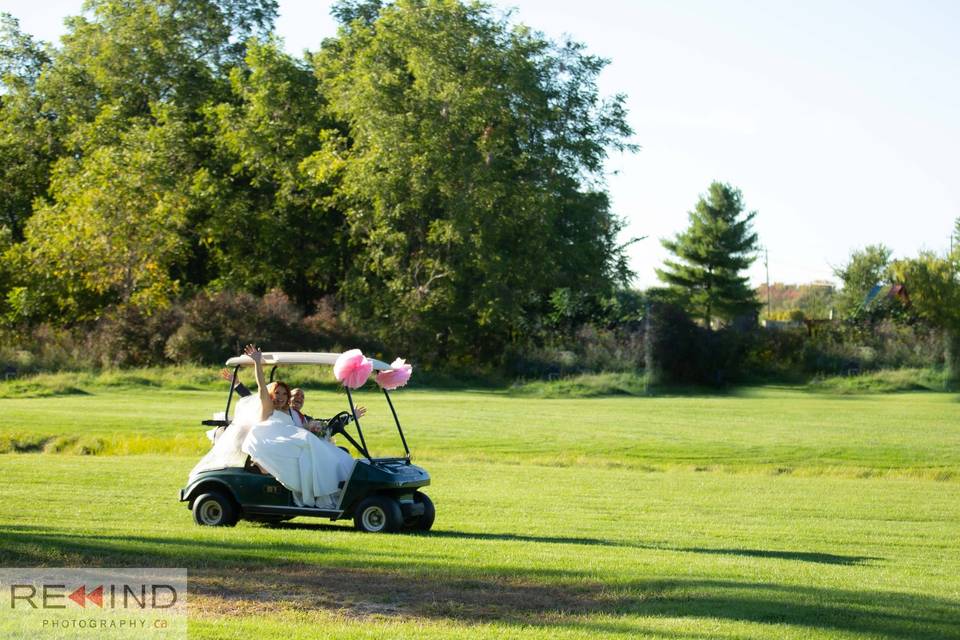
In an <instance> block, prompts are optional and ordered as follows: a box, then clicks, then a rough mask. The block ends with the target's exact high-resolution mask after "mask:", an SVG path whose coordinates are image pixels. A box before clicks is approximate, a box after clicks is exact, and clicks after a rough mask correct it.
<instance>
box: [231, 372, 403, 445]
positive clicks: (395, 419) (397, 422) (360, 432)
mask: <svg viewBox="0 0 960 640" xmlns="http://www.w3.org/2000/svg"><path fill="white" fill-rule="evenodd" d="M228 364H229V361H228ZM284 364H288V365H290V366H293V365H300V366H302V365H303V364H308V363H293V362H291V363H284ZM241 366H242V365H240V364H237V365H234V367H233V377H232V379H231V380H230V391H229V393H228V394H227V407H226V409H225V410H224V412H223V415H224V418H225V424H226V425H229V424H230V423H231V422H232V421H231V419H230V405H231V403H232V402H233V391H234V389H235V388H236V386H237V376H238V373H239V372H240V367H241ZM278 366H280V365H279V364H275V365H273V367H272V368H271V369H270V382H273V376H274V374H275V373H276V371H277V367H278ZM344 389H346V391H347V401H348V402H349V403H350V415H351V416H353V422H354V423H355V424H356V425H357V434H358V435H359V436H360V442H359V443H358V442H357V441H356V440H354V439H353V438H352V437H351V436H350V434H349V433H347V432H346V430H344V431H342V432H341V433H343V436H344V437H345V438H346V439H347V441H349V442H350V444H352V445H353V446H354V448H355V449H356V450H357V451H359V452H360V453H361V454H363V456H364V457H365V458H366V459H367V460H370V461H372V460H373V457H372V456H371V455H370V450H369V449H367V441H366V440H365V439H364V437H363V428H362V427H361V426H360V418H359V417H358V416H357V409H356V406H355V405H354V402H353V393H351V391H350V387H347V386H344ZM380 390H381V391H383V395H384V397H385V398H386V399H387V405H388V406H389V407H390V414H391V415H393V423H394V424H395V425H396V426H397V433H399V434H400V442H402V443H403V451H404V454H405V455H404V457H403V458H389V459H387V458H385V459H384V460H407V461H408V462H409V461H410V447H409V446H407V439H406V437H405V436H404V435H403V427H401V426H400V418H399V417H398V416H397V410H396V408H394V406H393V400H392V399H391V398H390V393H389V392H388V391H387V390H386V389H384V388H383V387H380Z"/></svg>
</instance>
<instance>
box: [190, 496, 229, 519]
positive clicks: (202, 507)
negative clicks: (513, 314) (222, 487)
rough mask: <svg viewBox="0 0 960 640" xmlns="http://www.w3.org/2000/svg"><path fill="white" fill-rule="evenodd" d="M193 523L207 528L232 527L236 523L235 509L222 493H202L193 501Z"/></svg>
mask: <svg viewBox="0 0 960 640" xmlns="http://www.w3.org/2000/svg"><path fill="white" fill-rule="evenodd" d="M193 521H194V522H196V523H197V524H199V525H203V526H207V527H232V526H233V525H235V524H236V523H237V509H236V507H234V506H233V502H232V501H231V500H230V498H228V497H227V496H225V495H223V494H222V493H215V492H211V493H204V494H201V495H199V496H197V499H196V500H194V501H193Z"/></svg>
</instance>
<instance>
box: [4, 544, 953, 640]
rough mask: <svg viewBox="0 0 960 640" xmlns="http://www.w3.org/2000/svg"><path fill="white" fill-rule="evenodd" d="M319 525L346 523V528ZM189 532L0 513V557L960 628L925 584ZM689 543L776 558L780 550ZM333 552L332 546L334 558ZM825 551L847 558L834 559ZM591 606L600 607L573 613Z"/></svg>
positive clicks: (358, 593) (233, 587) (259, 588)
mask: <svg viewBox="0 0 960 640" xmlns="http://www.w3.org/2000/svg"><path fill="white" fill-rule="evenodd" d="M325 527H326V528H336V529H343V530H344V531H345V533H346V532H349V530H348V529H346V528H345V527H335V526H331V525H326V526H325ZM197 533H198V535H196V536H195V537H192V538H191V537H166V536H162V535H151V536H146V535H139V534H135V533H126V532H125V533H110V534H78V533H69V532H63V531H59V530H56V529H54V528H50V527H41V526H10V525H4V526H0V564H2V565H6V566H11V565H13V566H37V565H46V566H51V565H57V564H63V565H68V566H81V565H82V566H141V567H142V566H148V567H150V566H152V567H164V566H168V567H186V568H187V569H189V571H190V585H191V598H195V600H194V602H196V603H197V606H198V607H200V610H202V611H204V612H206V613H208V614H210V615H213V616H222V615H240V616H262V615H269V614H271V613H273V612H279V611H284V610H287V611H288V610H290V609H291V608H295V609H298V610H301V611H311V610H318V611H320V610H323V611H340V612H343V611H344V610H348V611H350V612H352V613H353V614H355V615H358V616H366V615H380V616H383V615H387V616H389V615H401V616H406V617H409V616H416V617H423V618H429V619H437V620H453V621H458V622H466V623H471V622H494V621H496V622H499V623H506V624H518V625H529V624H533V625H537V626H542V627H554V626H555V627H562V628H581V627H582V628H583V629H584V630H587V631H590V632H593V633H596V632H603V631H633V632H635V631H636V627H634V626H632V625H631V620H630V619H629V618H623V616H638V617H644V618H646V620H645V621H644V624H649V623H650V620H651V618H652V619H656V618H671V619H678V618H679V619H686V618H689V619H691V623H692V624H693V625H696V624H697V622H696V621H695V620H694V619H701V618H708V619H715V620H721V621H723V620H725V621H730V622H747V623H756V624H764V625H768V624H769V625H772V624H778V625H791V626H795V627H801V628H805V629H808V630H810V631H813V630H821V631H823V632H825V633H836V632H845V633H858V634H864V635H869V636H871V637H886V638H902V639H907V638H920V639H925V638H960V628H958V626H957V624H956V621H957V620H958V619H960V602H958V601H956V600H951V599H948V598H941V597H934V596H924V595H917V594H910V593H900V592H893V591H868V590H852V589H834V588H829V587H821V586H799V585H786V584H778V583H775V582H758V581H738V580H709V579H697V578H689V577H664V578H659V579H652V578H651V579H641V580H635V581H633V582H627V583H622V582H614V583H605V582H602V581H600V580H598V579H597V577H596V575H595V574H592V573H585V572H582V571H577V570H574V569H549V568H543V569H531V568H523V567H517V566H503V565H499V564H491V565H487V566H480V567H476V566H474V567H465V566H460V565H458V564H455V563H451V562H450V560H449V558H447V557H445V556H430V555H428V554H421V553H417V554H415V555H414V556H410V555H409V554H408V555H403V554H399V553H397V552H396V551H373V550H368V549H362V548H357V549H351V548H349V547H344V545H336V546H333V545H330V544H328V545H326V546H325V545H323V544H318V543H316V542H314V541H295V542H278V541H276V540H264V539H258V540H251V539H250V537H249V536H250V533H251V532H250V530H247V531H237V534H238V539H236V540H229V539H228V540H224V539H223V533H224V531H223V530H214V531H212V532H211V531H208V530H202V531H201V530H197ZM226 533H228V534H229V533H230V532H229V531H228V532H226ZM243 534H246V535H245V536H244V535H243ZM438 534H439V535H438ZM355 535H361V534H355ZM428 535H430V534H428ZM432 535H433V536H436V537H441V538H449V539H450V540H456V539H460V540H467V541H469V540H474V539H493V540H504V539H506V540H511V539H523V540H527V541H530V542H548V543H553V542H558V541H561V540H567V542H568V543H569V541H570V540H575V541H579V542H573V544H588V545H589V544H594V543H595V541H592V539H589V538H586V539H584V538H580V539H578V538H573V539H563V538H560V537H556V538H555V537H536V536H531V537H529V538H524V537H518V536H511V537H504V536H500V535H497V536H496V537H491V538H486V537H479V536H476V535H467V536H464V535H462V534H457V533H456V532H437V533H436V534H432ZM599 542H600V543H602V541H599ZM691 551H692V552H694V553H701V552H703V553H715V552H722V553H732V554H735V555H760V556H761V557H776V558H780V557H782V556H783V554H784V553H787V552H767V551H758V550H749V549H746V550H744V549H725V550H716V549H701V550H697V549H691ZM331 554H335V555H336V554H339V555H338V556H337V557H334V558H331V557H330V556H331ZM796 555H797V554H795V553H792V552H789V553H787V555H786V557H787V558H789V559H798V558H796V557H795V556H796ZM800 555H801V558H800V559H803V560H804V561H814V562H822V561H824V559H823V558H821V557H820V556H824V555H826V556H828V557H827V558H826V561H828V562H830V563H832V564H845V563H846V556H830V555H829V554H800ZM806 556H812V557H813V559H812V560H811V559H810V558H807V557H806ZM835 558H841V559H843V561H841V562H834V559H835ZM191 606H193V605H191ZM592 615H596V616H599V617H598V618H597V619H590V618H585V617H582V616H592ZM571 616H581V617H571Z"/></svg>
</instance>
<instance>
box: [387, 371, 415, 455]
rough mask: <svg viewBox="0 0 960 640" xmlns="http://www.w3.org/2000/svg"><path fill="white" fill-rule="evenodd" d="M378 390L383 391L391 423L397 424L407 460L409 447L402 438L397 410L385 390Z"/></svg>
mask: <svg viewBox="0 0 960 640" xmlns="http://www.w3.org/2000/svg"><path fill="white" fill-rule="evenodd" d="M380 390H381V391H383V395H385V396H386V397H387V404H388V405H390V413H392V414H393V421H394V422H396V423H397V431H398V432H400V441H401V442H403V450H404V451H406V452H407V460H409V459H410V447H408V446H407V439H406V438H404V437H403V428H401V427H400V418H398V417H397V410H396V409H394V408H393V400H391V399H390V394H389V393H387V390H386V389H384V388H383V387H380Z"/></svg>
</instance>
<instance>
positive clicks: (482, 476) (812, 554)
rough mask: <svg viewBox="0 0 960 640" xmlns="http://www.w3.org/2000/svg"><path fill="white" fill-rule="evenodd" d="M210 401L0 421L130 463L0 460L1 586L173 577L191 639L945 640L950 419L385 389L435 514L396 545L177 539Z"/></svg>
mask: <svg viewBox="0 0 960 640" xmlns="http://www.w3.org/2000/svg"><path fill="white" fill-rule="evenodd" d="M222 400H223V398H222V394H218V393H213V392H209V391H172V392H171V391H164V390H161V389H143V388H136V387H134V388H131V389H128V390H122V389H112V390H96V389H94V390H93V393H92V394H91V395H69V396H60V397H54V398H40V399H26V398H25V399H19V398H10V399H4V400H0V415H3V416H4V421H3V422H2V423H0V438H6V439H7V442H8V444H10V443H25V442H28V441H32V442H34V443H36V446H37V447H39V448H43V447H47V448H48V449H52V448H54V447H52V445H51V443H52V442H55V441H56V439H58V438H59V439H65V440H66V441H72V439H73V438H80V439H81V440H83V439H85V441H86V442H88V443H90V442H92V441H95V440H97V439H99V440H100V441H101V442H100V448H99V449H98V450H100V451H103V452H105V453H111V452H112V453H124V452H136V451H141V452H145V453H143V454H142V455H97V456H80V455H53V454H43V453H20V454H16V453H12V454H7V455H0V472H2V475H0V477H2V478H3V480H4V485H3V487H4V488H3V490H2V492H0V498H2V499H0V565H3V566H35V565H67V566H88V565H102V566H117V565H121V566H123V565H127V566H143V565H147V566H171V567H187V568H188V569H189V570H190V585H191V589H190V597H191V604H190V607H191V618H190V630H191V637H197V638H235V637H238V636H239V635H241V634H244V635H245V636H246V637H256V638H258V640H260V639H270V638H277V639H281V638H282V639H283V640H290V639H292V638H316V637H337V638H368V637H369V638H385V637H386V638H391V637H392V638H449V637H462V638H525V639H526V638H593V637H597V636H601V637H603V636H608V637H624V638H626V637H630V638H635V637H653V638H701V637H703V638H903V639H907V638H960V536H958V533H957V532H958V531H960V481H958V479H960V473H958V471H960V420H958V419H957V415H958V413H960V403H957V402H956V397H955V396H951V395H946V394H933V393H926V394H921V393H912V394H896V395H873V396H845V397H836V396H822V395H815V394H810V393H805V392H801V391H794V390H786V389H769V388H768V389H755V390H745V391H743V392H740V393H737V394H732V395H728V396H723V397H706V396H704V397H690V396H688V397H673V398H595V399H581V400H541V399H531V398H513V397H509V396H507V395H504V394H497V393H481V392H475V393H470V392H446V393H439V392H426V391H407V392H403V391H401V392H400V393H398V394H397V400H398V410H399V411H400V413H401V417H402V418H403V419H404V422H405V424H406V425H407V426H408V439H409V440H410V443H411V446H412V447H413V449H414V454H415V460H416V461H417V462H419V463H421V464H423V465H424V466H426V467H427V468H428V469H429V470H430V472H431V474H432V476H433V485H432V486H431V487H429V488H428V493H429V494H430V495H431V497H432V498H433V499H434V501H435V503H436V505H437V511H438V516H437V523H436V526H435V530H434V531H433V532H431V533H430V534H427V535H394V536H382V535H380V536H378V535H361V534H358V533H355V532H354V531H353V530H352V529H351V528H349V527H348V526H347V524H346V523H335V524H331V523H328V522H324V521H313V520H309V519H304V518H300V519H297V520H294V521H293V522H291V523H287V524H286V525H283V526H278V527H275V528H269V527H265V526H260V525H254V524H249V523H241V524H240V525H238V526H237V527H235V528H232V529H201V528H199V527H195V526H194V525H193V524H192V521H191V519H190V514H189V512H188V511H187V510H186V508H185V506H184V505H182V504H180V503H178V502H177V501H176V494H177V490H178V489H179V488H180V486H182V483H183V481H184V479H185V476H186V474H187V472H188V471H189V469H190V467H191V466H192V465H193V464H194V463H195V461H196V459H197V457H198V454H199V452H201V451H202V450H203V446H204V445H203V438H202V427H200V426H199V425H198V424H197V421H198V420H200V419H201V418H205V417H209V416H210V414H212V413H213V412H215V411H219V410H222ZM342 400H343V398H342V396H338V395H337V394H335V393H333V392H321V391H316V392H311V393H310V394H309V396H308V407H307V408H308V410H309V409H311V408H312V409H314V410H315V412H316V413H327V414H329V413H333V412H334V411H336V410H339V408H340V406H339V403H340V402H342ZM365 401H366V403H367V404H368V405H370V406H371V420H370V421H369V428H370V430H371V431H376V430H377V427H380V431H381V433H379V434H378V435H376V436H375V437H376V438H378V443H379V444H380V445H381V447H382V449H383V450H387V449H388V443H389V442H390V440H389V433H388V432H387V431H386V430H385V429H384V428H383V427H385V425H386V421H385V420H384V419H383V418H384V411H383V409H382V408H381V407H380V406H378V404H376V402H375V401H376V398H375V397H373V396H372V394H371V396H370V397H368V398H366V400H365ZM317 407H322V408H325V409H327V410H326V411H321V410H318V409H317ZM77 441H78V442H79V441H80V440H77ZM170 442H175V443H176V444H175V445H170V444H169V443H170ZM11 446H12V445H11ZM71 446H73V445H65V446H63V447H60V448H61V449H63V450H64V451H75V450H76V447H75V446H73V448H71ZM94 449H96V447H94Z"/></svg>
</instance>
